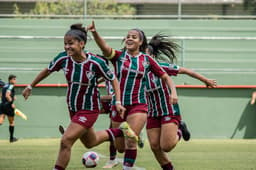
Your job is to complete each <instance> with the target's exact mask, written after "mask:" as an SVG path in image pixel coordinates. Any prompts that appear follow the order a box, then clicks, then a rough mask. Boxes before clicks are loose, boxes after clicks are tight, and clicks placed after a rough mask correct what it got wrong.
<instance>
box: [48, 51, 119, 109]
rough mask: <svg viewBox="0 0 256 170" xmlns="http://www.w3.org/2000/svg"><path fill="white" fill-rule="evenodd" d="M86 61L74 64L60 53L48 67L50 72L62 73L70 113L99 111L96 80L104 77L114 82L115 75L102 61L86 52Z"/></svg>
mask: <svg viewBox="0 0 256 170" xmlns="http://www.w3.org/2000/svg"><path fill="white" fill-rule="evenodd" d="M86 55H87V59H86V60H85V61H83V62H80V63H78V62H76V61H74V60H73V59H72V57H71V56H68V55H67V53H66V52H62V53H60V54H59V55H58V56H57V57H55V58H54V59H53V60H52V62H51V63H50V64H49V66H48V70H49V71H50V72H54V71H59V70H60V69H62V70H63V71H64V74H65V77H66V81H67V83H68V88H67V104H68V107H69V109H70V110H71V111H74V112H76V111H78V110H90V111H99V109H100V96H99V90H98V87H97V79H98V78H99V77H104V78H105V79H107V80H114V79H115V75H114V73H113V72H112V71H111V70H110V69H109V67H108V65H107V64H106V62H105V61H104V59H102V58H100V57H98V56H96V55H94V54H92V53H89V52H86Z"/></svg>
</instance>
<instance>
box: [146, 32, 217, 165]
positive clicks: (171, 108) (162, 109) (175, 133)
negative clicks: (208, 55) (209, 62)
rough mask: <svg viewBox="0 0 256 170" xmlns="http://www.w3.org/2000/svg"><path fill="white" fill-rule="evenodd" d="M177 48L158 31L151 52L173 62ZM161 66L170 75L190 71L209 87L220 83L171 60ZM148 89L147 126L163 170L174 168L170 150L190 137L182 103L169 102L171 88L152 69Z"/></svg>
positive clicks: (150, 48)
mask: <svg viewBox="0 0 256 170" xmlns="http://www.w3.org/2000/svg"><path fill="white" fill-rule="evenodd" d="M177 48H178V45H177V44H175V43H173V42H171V41H169V40H168V39H167V37H166V36H164V35H160V34H157V35H155V36H154V37H153V38H152V39H151V41H150V42H149V46H148V49H147V53H148V54H149V55H151V56H152V57H153V58H155V59H159V58H160V57H161V56H160V55H161V54H164V55H165V56H167V57H168V58H169V59H170V62H173V60H174V59H176V56H175V51H176V50H177ZM159 65H160V66H161V67H162V68H163V69H164V70H165V71H166V72H167V73H168V75H170V76H176V75H177V74H188V75H190V76H192V77H194V78H197V79H199V80H201V81H202V82H204V83H205V84H206V85H207V86H210V87H215V86H216V81H215V80H210V79H207V78H205V77H204V76H202V75H200V74H198V73H195V72H193V71H192V70H190V69H187V68H183V67H178V66H176V65H174V64H169V63H159ZM147 92H148V95H147V96H148V105H149V112H148V120H147V126H146V128H147V135H148V139H149V143H150V146H151V150H152V152H153V153H154V155H155V158H156V159H157V161H158V163H159V164H160V166H161V167H162V169H163V170H173V169H174V168H173V165H172V163H171V161H170V160H169V158H168V155H167V153H166V152H170V151H171V150H172V149H173V148H174V147H175V146H176V144H177V142H178V141H179V139H180V138H181V135H183V138H184V140H189V138H190V133H189V132H188V130H187V127H186V124H185V123H184V122H182V123H181V115H180V111H179V105H178V103H176V104H173V105H172V104H171V103H170V102H169V95H170V91H169V89H168V88H167V87H166V84H165V82H163V81H162V80H160V79H159V78H158V77H157V76H155V75H154V74H153V73H152V72H149V73H148V76H147ZM179 128H180V129H179ZM182 132H183V133H182Z"/></svg>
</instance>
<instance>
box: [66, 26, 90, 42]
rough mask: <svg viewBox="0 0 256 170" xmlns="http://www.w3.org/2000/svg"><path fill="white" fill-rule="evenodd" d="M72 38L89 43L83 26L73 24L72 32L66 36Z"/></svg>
mask: <svg viewBox="0 0 256 170" xmlns="http://www.w3.org/2000/svg"><path fill="white" fill-rule="evenodd" d="M68 35H69V36H72V37H74V38H75V39H76V40H78V41H84V43H86V42H87V31H86V29H85V27H83V24H73V25H71V26H70V30H69V31H67V33H66V34H65V36H68Z"/></svg>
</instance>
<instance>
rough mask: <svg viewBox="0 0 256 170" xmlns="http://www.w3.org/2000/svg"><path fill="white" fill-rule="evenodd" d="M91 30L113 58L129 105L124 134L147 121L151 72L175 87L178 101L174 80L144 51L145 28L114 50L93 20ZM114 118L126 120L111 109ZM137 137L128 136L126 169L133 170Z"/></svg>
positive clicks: (137, 130) (132, 32)
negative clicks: (148, 88) (98, 31)
mask: <svg viewBox="0 0 256 170" xmlns="http://www.w3.org/2000/svg"><path fill="white" fill-rule="evenodd" d="M88 30H89V31H91V32H92V34H93V37H94V39H95V41H96V43H97V45H98V46H99V47H100V49H101V50H102V52H103V54H104V56H105V57H106V58H107V59H109V60H111V62H112V63H113V65H114V68H115V72H116V74H117V77H118V80H119V83H120V88H121V102H122V104H123V105H124V106H125V108H126V112H125V115H124V120H125V121H126V122H127V123H122V124H121V128H123V129H127V130H126V131H125V132H124V135H125V136H129V135H130V134H133V133H135V134H136V135H137V136H138V134H140V132H141V130H142V128H143V127H144V125H145V123H146V120H147V111H148V106H147V102H146V91H145V85H146V79H145V78H146V75H147V73H148V72H149V71H152V72H153V73H154V74H155V75H157V76H158V77H160V78H161V79H162V80H163V81H164V82H166V83H167V85H168V87H169V88H170V89H171V90H172V94H171V97H170V99H171V100H172V102H175V103H176V102H177V94H176V89H175V86H174V85H173V82H172V80H171V79H170V77H169V76H168V75H167V74H166V72H165V71H164V70H163V69H162V68H161V67H160V66H159V65H158V64H157V62H156V61H155V60H154V59H152V58H151V57H150V56H148V55H146V54H145V53H144V52H145V50H146V48H147V39H146V36H145V34H144V32H143V31H142V30H139V29H132V30H130V31H129V32H128V34H127V36H126V38H125V40H124V42H125V48H124V49H123V50H122V51H118V50H113V49H112V48H111V47H110V46H108V45H107V44H106V42H105V41H104V40H103V39H102V38H101V37H100V35H99V34H98V33H97V31H96V28H95V25H94V22H92V24H91V25H90V26H89V27H88ZM112 120H114V121H116V122H120V121H123V119H121V118H120V116H118V115H117V114H115V112H112ZM136 141H138V137H136V138H135V140H134V139H132V138H125V144H126V146H125V155H124V162H123V169H124V170H130V169H131V168H132V167H133V165H134V162H135V159H136V155H137V145H136Z"/></svg>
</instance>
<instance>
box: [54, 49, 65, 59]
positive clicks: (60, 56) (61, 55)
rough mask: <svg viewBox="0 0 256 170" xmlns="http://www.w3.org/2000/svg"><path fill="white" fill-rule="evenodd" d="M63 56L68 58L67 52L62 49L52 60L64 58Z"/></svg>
mask: <svg viewBox="0 0 256 170" xmlns="http://www.w3.org/2000/svg"><path fill="white" fill-rule="evenodd" d="M64 58H68V55H67V52H66V51H63V52H60V53H59V54H58V55H57V56H56V57H55V58H54V61H57V60H60V59H64Z"/></svg>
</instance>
